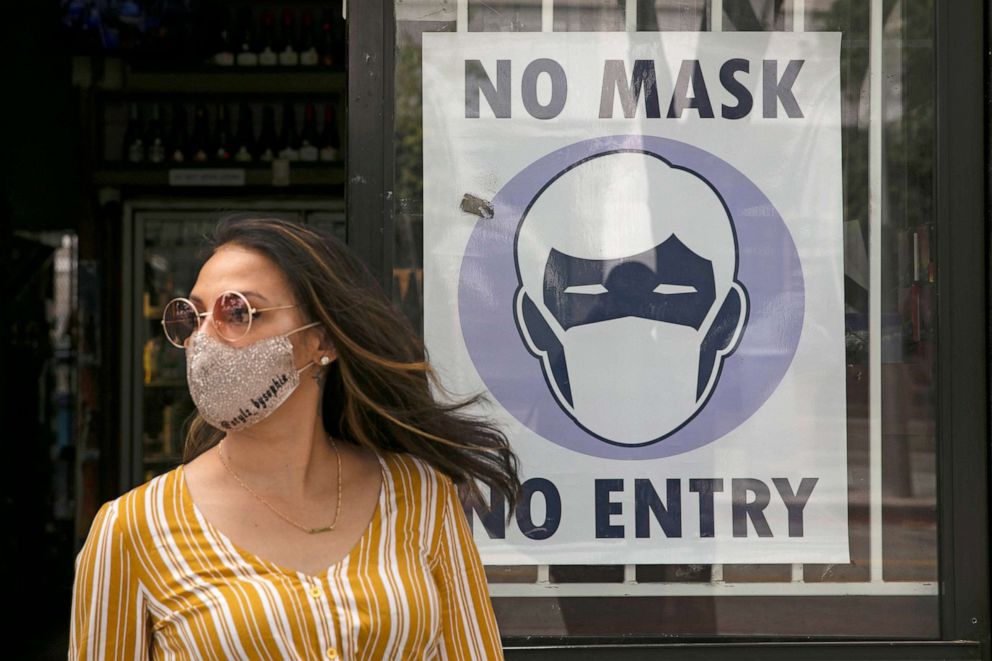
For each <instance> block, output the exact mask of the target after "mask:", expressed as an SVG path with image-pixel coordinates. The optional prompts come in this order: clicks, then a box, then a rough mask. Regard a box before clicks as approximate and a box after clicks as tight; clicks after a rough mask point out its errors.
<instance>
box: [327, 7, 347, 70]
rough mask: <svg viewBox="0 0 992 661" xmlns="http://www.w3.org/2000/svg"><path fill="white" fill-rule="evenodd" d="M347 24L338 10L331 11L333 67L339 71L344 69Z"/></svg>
mask: <svg viewBox="0 0 992 661" xmlns="http://www.w3.org/2000/svg"><path fill="white" fill-rule="evenodd" d="M347 34H348V30H347V26H345V23H344V16H342V15H341V12H340V11H335V12H332V15H331V41H332V42H333V43H334V68H335V69H337V70H340V71H344V70H345V61H346V60H347V50H348V48H347V45H348V40H347Z"/></svg>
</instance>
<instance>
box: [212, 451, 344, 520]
mask: <svg viewBox="0 0 992 661" xmlns="http://www.w3.org/2000/svg"><path fill="white" fill-rule="evenodd" d="M226 438H227V437H226V436H225V437H224V438H222V439H221V441H220V443H219V444H218V445H217V456H219V457H220V462H221V463H222V464H224V468H226V469H227V471H228V472H229V473H230V474H231V475H233V476H234V479H236V480H237V481H238V482H239V483H240V484H241V486H243V487H244V488H245V489H247V490H248V491H250V492H251V494H252V495H253V496H255V498H258V499H259V500H260V501H262V502H263V503H265V505H266V506H267V507H268V508H269V509H270V510H272V511H273V512H275V513H276V514H278V515H279V516H281V517H282V518H283V519H285V520H286V521H288V522H289V523H291V524H293V525H294V526H296V527H297V528H299V529H300V530H302V531H304V532H308V533H310V534H311V535H312V534H314V533H318V532H325V531H328V530H334V526H335V524H337V522H338V514H340V513H341V451H340V450H338V444H337V443H335V442H334V438H333V437H332V436H328V437H327V438H329V439H330V441H331V445H333V446H334V455H335V456H336V457H337V459H338V502H337V504H336V505H335V507H334V520H333V521H331V523H330V525H327V526H324V527H322V528H308V527H307V526H304V525H300V524H299V523H297V522H296V521H293V520H292V519H290V518H289V517H288V516H286V515H285V514H283V513H282V512H280V511H279V510H277V509H276V508H274V507H273V506H272V505H269V502H268V501H267V500H265V499H264V498H262V497H261V496H259V495H258V494H257V493H255V491H254V490H253V489H252V488H251V487H249V486H248V485H247V484H245V483H244V482H242V481H241V478H240V477H238V474H237V473H235V472H234V471H233V470H232V469H231V467H230V466H229V465H228V463H227V461H226V460H225V459H224V454H223V453H222V452H221V447H220V446H221V445H223V444H224V440H225V439H226Z"/></svg>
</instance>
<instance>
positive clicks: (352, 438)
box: [183, 213, 520, 519]
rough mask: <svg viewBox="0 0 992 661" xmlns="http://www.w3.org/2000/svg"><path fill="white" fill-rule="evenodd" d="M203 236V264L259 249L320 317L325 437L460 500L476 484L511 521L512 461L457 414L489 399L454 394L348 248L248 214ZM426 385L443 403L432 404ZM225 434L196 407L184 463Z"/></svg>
mask: <svg viewBox="0 0 992 661" xmlns="http://www.w3.org/2000/svg"><path fill="white" fill-rule="evenodd" d="M206 239H207V241H206V243H205V245H204V247H203V252H202V253H201V255H200V257H201V258H202V260H203V261H206V259H207V258H209V256H210V255H211V254H213V252H214V251H215V250H216V249H217V248H219V247H220V246H222V245H224V244H227V243H233V244H237V245H239V246H242V247H244V248H249V249H253V250H256V251H258V252H260V253H262V254H264V255H265V256H266V257H268V258H269V259H270V260H272V261H273V262H274V263H275V264H276V265H277V266H278V267H279V268H280V269H281V270H282V272H283V273H284V274H285V277H286V279H287V280H288V282H289V285H290V288H291V290H292V292H293V296H294V298H295V299H296V302H297V303H298V304H299V305H300V308H301V312H302V313H303V317H304V319H308V320H310V321H320V322H321V324H322V326H321V327H322V328H323V330H324V331H325V332H326V333H327V334H328V337H329V339H330V341H331V343H332V344H333V345H334V348H335V351H336V353H337V360H335V361H333V362H332V363H331V364H330V366H329V367H328V374H327V381H326V383H325V386H324V390H323V400H322V402H321V404H320V405H321V407H322V413H323V415H322V419H323V422H324V429H325V431H326V432H327V433H328V434H330V435H331V436H333V437H334V438H336V439H342V440H344V441H345V442H351V443H355V444H356V445H359V446H364V447H366V448H369V449H382V450H388V451H392V452H408V453H410V454H413V455H417V456H418V457H421V458H423V459H425V460H427V461H428V462H430V463H431V464H432V465H433V466H434V467H436V468H437V469H439V470H440V471H442V472H444V473H445V474H447V475H448V476H449V477H451V478H452V480H453V481H454V482H455V484H456V485H458V487H459V491H460V492H461V494H462V496H463V497H466V496H467V497H470V498H472V499H481V498H482V494H481V493H480V491H479V489H478V485H477V484H476V481H475V480H476V479H478V480H481V481H482V482H483V483H485V484H488V485H489V487H490V489H491V490H492V492H493V493H492V496H493V499H494V501H495V499H496V498H499V497H502V498H504V499H506V501H507V503H508V505H509V507H508V509H507V519H509V513H512V512H513V510H514V506H515V504H516V502H517V497H518V495H519V491H520V479H519V477H518V474H517V473H518V458H517V456H516V454H514V452H513V451H512V450H511V449H510V446H509V442H508V440H507V438H506V435H505V434H504V433H503V432H502V431H501V430H500V429H499V428H498V427H497V426H495V425H494V424H492V422H490V421H489V420H487V419H484V418H477V417H474V416H470V415H467V414H465V413H464V412H462V411H461V410H462V409H464V408H466V407H468V406H470V405H473V404H476V403H478V402H483V401H484V402H489V401H490V399H489V396H488V395H487V394H486V393H485V392H478V393H476V394H474V395H472V396H471V397H469V398H467V399H463V400H461V401H456V400H454V399H453V398H452V397H451V393H450V391H448V390H447V389H446V388H445V387H444V386H443V385H442V384H441V382H440V379H439V378H438V375H437V373H436V372H435V371H434V369H433V368H432V367H431V364H430V362H429V361H428V359H427V350H426V347H425V346H424V343H423V341H422V340H421V338H420V336H419V334H418V333H417V332H416V331H415V330H414V328H413V325H412V324H411V323H410V321H409V319H407V317H406V315H404V314H403V313H402V312H401V311H400V310H399V309H397V307H396V306H395V305H394V304H393V303H392V301H391V300H390V299H389V298H388V297H387V295H386V293H385V292H384V291H383V289H382V286H381V285H380V284H379V281H378V280H377V279H376V278H375V276H374V275H373V274H372V272H371V271H370V270H369V268H368V267H367V266H366V265H365V263H364V262H363V261H362V260H361V259H360V258H359V257H358V256H357V255H356V254H355V253H354V252H352V250H351V249H350V248H349V247H348V246H347V244H345V243H344V242H343V241H341V240H340V239H338V238H337V237H335V236H333V235H331V234H327V233H325V232H322V231H320V230H318V229H317V228H314V227H309V226H306V225H303V224H300V223H297V222H293V221H289V220H285V219H282V218H277V217H269V216H264V217H260V216H259V215H257V214H248V213H229V214H225V215H223V216H221V217H220V219H219V221H218V222H217V225H216V226H215V228H214V233H213V236H212V237H206ZM431 384H433V385H434V386H435V388H436V389H437V390H436V391H437V392H438V393H439V394H443V395H444V397H445V398H446V399H447V400H448V401H444V402H442V401H437V399H436V398H435V396H434V395H433V394H432V392H431V390H430V385H431ZM223 435H224V432H222V431H221V430H219V429H216V428H215V427H212V426H211V425H210V424H208V423H207V422H206V421H205V420H204V419H203V418H202V417H201V416H200V414H199V413H198V412H194V414H193V415H192V416H191V418H190V419H189V427H188V431H187V433H186V441H185V446H184V448H183V463H187V462H189V461H191V460H192V459H193V458H194V457H196V456H198V455H199V454H200V453H202V452H204V451H205V450H207V449H209V448H210V447H212V446H214V445H216V444H217V443H218V442H219V441H220V439H221V438H222V437H223ZM479 502H485V500H480V501H479Z"/></svg>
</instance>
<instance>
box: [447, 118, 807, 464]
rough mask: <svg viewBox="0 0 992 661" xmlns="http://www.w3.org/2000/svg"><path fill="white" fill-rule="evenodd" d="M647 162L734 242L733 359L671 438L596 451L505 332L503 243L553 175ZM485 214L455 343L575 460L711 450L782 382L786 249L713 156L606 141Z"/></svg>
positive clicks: (676, 145)
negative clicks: (694, 192) (624, 158)
mask: <svg viewBox="0 0 992 661" xmlns="http://www.w3.org/2000/svg"><path fill="white" fill-rule="evenodd" d="M618 150H633V151H642V152H647V153H650V154H654V155H656V156H658V157H660V158H662V159H663V160H665V161H667V162H668V163H670V164H671V165H673V166H677V167H681V168H685V169H687V170H690V171H692V172H695V173H697V174H699V176H701V177H703V178H704V179H706V180H707V181H708V182H709V183H710V184H711V185H712V186H713V188H715V189H716V190H717V191H718V192H719V194H720V196H721V197H722V198H723V200H724V203H725V204H726V206H727V209H728V210H729V212H730V215H731V218H732V219H733V222H734V226H735V231H736V233H737V242H738V265H737V280H739V281H740V282H741V283H742V284H743V285H744V287H745V288H746V289H747V292H748V299H749V301H748V303H749V313H748V321H747V326H746V327H745V329H744V332H743V335H742V337H741V341H740V344H739V345H738V346H737V349H736V350H735V351H734V352H733V353H732V354H731V355H729V356H727V357H726V358H725V359H724V361H723V367H722V371H721V372H720V378H719V381H718V382H717V384H716V386H715V387H714V390H713V392H712V394H711V395H710V398H709V400H708V401H707V402H706V404H705V406H704V407H703V408H702V409H701V410H700V411H699V413H698V414H696V416H695V417H693V418H692V419H691V420H690V421H689V422H688V423H686V424H685V425H684V426H683V427H681V428H680V429H679V430H678V431H676V432H674V433H673V434H671V435H669V436H667V437H665V438H663V439H662V440H659V441H658V442H655V443H651V444H648V445H639V446H621V445H616V444H611V443H605V442H603V441H602V440H600V439H599V438H597V437H595V436H594V435H592V434H590V433H589V432H587V431H586V430H585V429H583V428H582V427H580V426H579V425H578V424H576V422H575V421H574V420H572V418H570V417H569V416H568V415H567V414H566V413H565V411H563V410H562V409H561V407H560V406H559V405H558V402H557V401H556V400H555V398H554V395H552V393H551V392H550V391H549V390H548V386H547V384H546V383H545V379H544V374H543V370H542V368H541V362H540V360H538V359H537V358H535V357H534V356H533V355H531V353H530V352H529V351H528V350H527V348H526V346H525V345H524V343H523V340H522V339H521V338H520V335H519V333H518V331H517V328H516V325H515V322H514V308H513V298H514V293H515V291H516V289H517V287H518V285H519V282H518V279H517V274H516V270H515V266H514V237H515V235H516V231H517V228H518V226H519V224H520V221H521V217H522V216H523V214H524V212H525V211H526V210H527V208H528V206H529V205H530V203H531V201H532V200H533V199H534V197H535V196H536V195H537V194H538V193H539V192H540V191H541V190H542V189H543V188H544V186H545V185H546V184H547V183H548V182H549V181H551V180H552V179H554V178H555V177H557V176H558V175H559V173H561V172H563V171H564V170H566V169H568V168H569V167H571V166H572V165H574V164H576V163H578V162H580V161H583V160H586V159H588V158H591V157H594V156H596V155H598V154H603V153H606V152H612V151H618ZM492 207H493V211H494V215H493V217H492V218H489V219H481V220H479V222H478V223H476V226H475V228H474V229H473V231H472V235H471V237H470V238H469V241H468V245H467V246H466V248H465V254H464V256H463V258H462V264H461V271H460V275H459V282H458V314H459V318H460V324H461V331H462V335H463V337H464V338H465V344H466V347H467V348H468V352H469V355H470V356H471V358H472V362H473V363H474V365H475V368H476V369H477V370H478V372H479V375H480V376H481V377H482V380H483V381H484V382H485V384H486V387H487V388H488V389H489V391H490V392H491V393H492V395H493V397H494V398H495V399H496V400H497V401H498V402H499V403H500V405H502V406H503V407H504V408H505V409H506V410H507V411H509V413H510V414H511V415H513V416H514V417H515V418H516V419H517V420H519V421H520V422H521V423H522V424H523V425H526V426H527V427H528V428H529V429H531V430H532V431H534V432H535V433H536V434H538V435H539V436H541V437H542V438H545V439H547V440H548V441H551V442H552V443H556V444H558V445H560V446H562V447H565V448H569V449H571V450H574V451H576V452H580V453H582V454H586V455H591V456H595V457H604V458H609V459H635V460H636V459H656V458H660V457H668V456H672V455H676V454H680V453H682V452H687V451H689V450H693V449H695V448H698V447H701V446H703V445H706V444H707V443H711V442H713V441H715V440H717V439H718V438H720V437H722V436H724V435H725V434H727V433H728V432H730V431H732V430H733V429H735V428H736V427H738V426H739V425H740V424H741V423H743V422H744V421H745V420H747V419H748V418H750V417H751V416H752V415H753V414H754V413H755V411H757V410H758V409H759V408H760V407H761V406H762V404H764V402H765V401H766V400H767V399H768V397H770V396H771V394H772V392H774V391H775V388H776V387H778V384H779V383H780V382H781V381H782V377H783V376H785V373H786V371H787V370H788V368H789V365H790V364H791V363H792V358H793V356H794V355H795V353H796V347H797V346H798V345H799V336H800V334H801V332H802V328H803V316H804V310H805V286H804V281H803V272H802V266H801V264H800V262H799V254H798V252H797V251H796V245H795V243H794V242H793V240H792V236H791V235H790V234H789V230H788V228H787V227H786V225H785V222H784V221H783V220H782V217H781V215H779V213H778V211H777V210H776V209H775V207H774V206H773V205H772V203H771V202H770V201H769V200H768V198H767V197H765V195H764V194H763V193H762V192H761V191H760V190H759V189H758V187H757V186H755V185H754V184H753V183H752V182H751V181H750V179H748V178H747V177H746V176H745V175H744V174H742V173H741V172H740V171H738V170H737V169H736V168H734V167H733V166H731V165H730V164H729V163H727V162H726V161H723V160H722V159H720V158H717V157H716V156H714V155H713V154H711V153H709V152H707V151H704V150H702V149H699V148H698V147H694V146H692V145H689V144H686V143H684V142H679V141H677V140H671V139H667V138H660V137H656V136H646V135H614V136H606V137H600V138H592V139H589V140H583V141H581V142H576V143H574V144H571V145H568V146H566V147H562V148H561V149H557V150H555V151H553V152H551V153H549V154H547V155H546V156H543V157H541V158H540V159H538V160H537V161H535V162H533V163H531V164H530V165H528V166H527V167H525V168H524V169H523V170H521V171H520V172H519V173H518V174H516V175H515V176H514V177H513V178H512V179H510V181H508V182H507V183H506V185H504V186H503V188H502V189H501V190H500V191H499V192H498V193H497V194H496V197H495V198H494V199H493V201H492Z"/></svg>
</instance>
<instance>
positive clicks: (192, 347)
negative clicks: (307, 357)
mask: <svg viewBox="0 0 992 661" xmlns="http://www.w3.org/2000/svg"><path fill="white" fill-rule="evenodd" d="M319 323H320V322H319V321H315V322H313V323H312V324H307V325H306V326H301V327H300V328H297V329H296V330H292V331H289V332H288V333H286V334H284V335H274V336H272V337H266V338H263V339H261V340H258V341H257V342H253V343H252V344H249V345H248V346H245V347H241V348H236V347H232V346H231V345H229V344H226V343H224V342H222V341H221V340H219V339H217V338H214V337H212V336H210V335H208V334H206V333H204V332H203V331H197V332H195V333H193V334H192V335H191V336H190V338H189V346H188V347H187V349H186V379H187V382H188V384H189V394H190V396H191V397H192V398H193V403H194V404H196V408H197V409H198V410H199V412H200V415H201V416H203V419H204V420H206V421H207V422H208V423H210V424H211V425H213V426H214V427H217V428H218V429H223V430H226V431H233V430H239V429H245V428H247V427H251V426H252V425H254V424H255V423H257V422H260V421H261V420H264V419H265V418H267V417H268V416H269V415H271V414H272V412H273V411H275V410H276V409H277V408H278V407H279V406H280V405H281V404H282V403H283V402H285V401H286V399H288V398H289V396H290V395H291V394H292V393H293V391H294V390H296V387H297V386H298V385H300V373H301V372H302V371H303V370H305V369H306V368H308V367H310V365H314V364H315V363H314V362H313V361H310V362H309V363H307V364H306V365H304V366H303V367H301V368H299V369H296V366H295V365H294V364H293V345H292V343H290V341H289V336H290V335H292V334H293V333H295V332H297V331H301V330H303V329H304V328H310V327H311V326H316V325H318V324H319Z"/></svg>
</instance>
